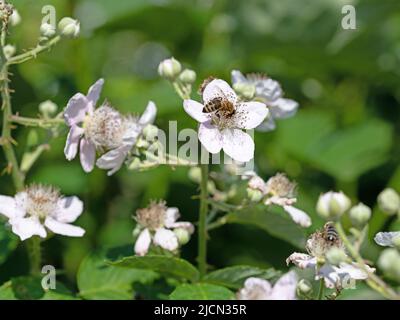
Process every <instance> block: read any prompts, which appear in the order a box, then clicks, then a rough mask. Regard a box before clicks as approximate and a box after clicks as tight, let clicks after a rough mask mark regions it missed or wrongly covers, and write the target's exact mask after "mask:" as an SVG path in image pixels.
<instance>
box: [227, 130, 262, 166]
mask: <svg viewBox="0 0 400 320" xmlns="http://www.w3.org/2000/svg"><path fill="white" fill-rule="evenodd" d="M222 137H223V149H224V151H225V153H226V154H227V155H228V156H230V157H231V158H232V159H233V160H236V161H240V162H248V161H250V160H251V159H253V158H254V149H255V145H254V141H253V139H252V138H251V137H250V135H248V134H247V133H245V132H243V131H242V130H239V129H225V130H224V131H223V132H222Z"/></svg>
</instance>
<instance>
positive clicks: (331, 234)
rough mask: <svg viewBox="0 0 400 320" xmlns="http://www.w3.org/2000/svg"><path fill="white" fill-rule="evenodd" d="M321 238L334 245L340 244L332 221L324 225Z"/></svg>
mask: <svg viewBox="0 0 400 320" xmlns="http://www.w3.org/2000/svg"><path fill="white" fill-rule="evenodd" d="M323 237H324V239H325V240H326V241H328V242H330V243H332V244H334V245H338V244H340V243H341V241H340V238H339V234H338V232H337V230H336V228H335V225H334V223H333V222H332V221H329V222H327V223H325V225H324V231H323Z"/></svg>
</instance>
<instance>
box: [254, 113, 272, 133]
mask: <svg viewBox="0 0 400 320" xmlns="http://www.w3.org/2000/svg"><path fill="white" fill-rule="evenodd" d="M275 129H276V124H275V121H274V119H273V118H272V114H271V112H270V113H269V114H268V116H267V117H266V118H265V120H264V122H263V123H261V124H260V125H259V126H258V127H257V128H256V130H257V131H259V132H269V131H273V130H275Z"/></svg>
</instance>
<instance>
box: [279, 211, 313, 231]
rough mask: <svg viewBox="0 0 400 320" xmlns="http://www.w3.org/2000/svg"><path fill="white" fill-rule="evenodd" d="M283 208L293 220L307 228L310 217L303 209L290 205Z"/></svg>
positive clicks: (309, 224) (309, 223)
mask: <svg viewBox="0 0 400 320" xmlns="http://www.w3.org/2000/svg"><path fill="white" fill-rule="evenodd" d="M283 209H285V211H286V212H287V213H289V215H290V216H291V218H292V219H293V221H294V222H296V223H297V224H299V225H301V226H302V227H304V228H308V227H309V226H311V218H310V217H309V216H308V214H307V213H305V212H304V211H302V210H300V209H297V208H295V207H292V206H284V207H283Z"/></svg>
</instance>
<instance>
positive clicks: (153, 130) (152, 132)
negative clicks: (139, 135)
mask: <svg viewBox="0 0 400 320" xmlns="http://www.w3.org/2000/svg"><path fill="white" fill-rule="evenodd" d="M157 136H158V128H157V127H156V126H155V125H152V124H148V125H147V126H146V127H144V129H143V137H144V138H145V139H146V140H147V141H154V140H155V139H156V138H157Z"/></svg>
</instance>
